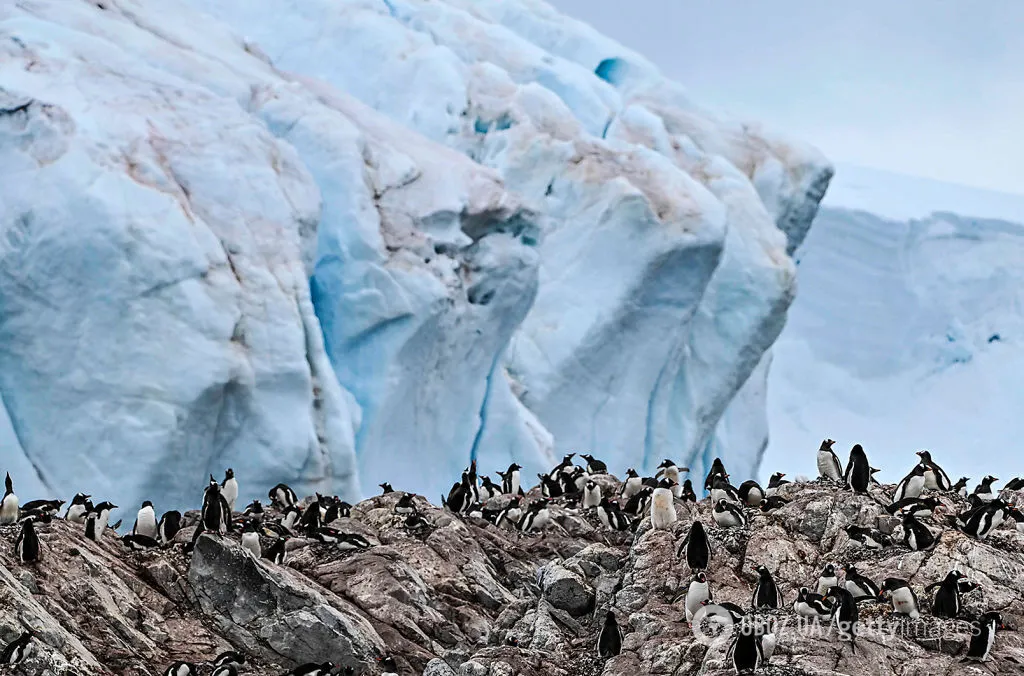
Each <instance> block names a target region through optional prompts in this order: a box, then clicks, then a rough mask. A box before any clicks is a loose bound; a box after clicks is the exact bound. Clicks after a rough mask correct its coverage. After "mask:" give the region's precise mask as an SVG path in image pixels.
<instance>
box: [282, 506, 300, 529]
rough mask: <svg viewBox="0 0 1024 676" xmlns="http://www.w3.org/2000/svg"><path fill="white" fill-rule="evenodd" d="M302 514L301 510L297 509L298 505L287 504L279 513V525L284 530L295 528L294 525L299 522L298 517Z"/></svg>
mask: <svg viewBox="0 0 1024 676" xmlns="http://www.w3.org/2000/svg"><path fill="white" fill-rule="evenodd" d="M301 516H302V510H301V509H299V506H298V505H289V506H287V507H285V508H284V513H283V514H282V515H281V521H280V525H281V527H282V528H284V529H285V530H286V531H292V530H294V529H295V525H296V524H297V523H298V522H299V518H300V517H301Z"/></svg>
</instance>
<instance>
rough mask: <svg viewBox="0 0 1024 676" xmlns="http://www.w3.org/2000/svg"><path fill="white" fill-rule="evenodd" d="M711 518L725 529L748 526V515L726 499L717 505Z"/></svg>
mask: <svg viewBox="0 0 1024 676" xmlns="http://www.w3.org/2000/svg"><path fill="white" fill-rule="evenodd" d="M711 518H713V519H714V520H715V523H717V524H718V525H719V526H722V527H723V528H734V527H736V526H746V525H747V515H746V514H744V513H743V509H742V508H741V507H738V506H736V505H734V504H732V503H731V502H729V501H727V500H724V499H723V500H719V501H718V502H716V503H715V510H714V512H712V513H711Z"/></svg>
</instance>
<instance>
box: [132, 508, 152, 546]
mask: <svg viewBox="0 0 1024 676" xmlns="http://www.w3.org/2000/svg"><path fill="white" fill-rule="evenodd" d="M157 534H158V531H157V526H156V512H154V511H153V503H152V502H150V501H149V500H146V501H145V502H143V503H142V507H140V508H139V513H138V515H137V516H136V517H135V525H134V526H133V527H132V535H145V536H146V537H148V538H154V539H155V538H156V536H157Z"/></svg>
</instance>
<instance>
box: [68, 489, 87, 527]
mask: <svg viewBox="0 0 1024 676" xmlns="http://www.w3.org/2000/svg"><path fill="white" fill-rule="evenodd" d="M91 497H92V496H91V495H86V494H84V493H75V497H73V498H71V504H70V505H68V511H67V512H65V513H64V519H65V520H67V521H70V522H72V523H85V517H86V516H87V515H88V514H89V512H91V511H92V502H90V501H89V498H91Z"/></svg>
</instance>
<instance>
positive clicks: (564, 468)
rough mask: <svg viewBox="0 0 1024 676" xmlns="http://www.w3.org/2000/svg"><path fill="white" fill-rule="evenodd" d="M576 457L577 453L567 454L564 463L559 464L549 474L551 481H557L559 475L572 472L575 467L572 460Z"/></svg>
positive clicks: (563, 458)
mask: <svg viewBox="0 0 1024 676" xmlns="http://www.w3.org/2000/svg"><path fill="white" fill-rule="evenodd" d="M575 455H576V454H575V453H566V454H565V455H564V456H562V462H560V463H558V464H557V465H555V466H554V468H552V470H551V471H550V472H549V473H548V477H549V478H550V479H553V480H556V481H557V480H558V475H559V474H562V473H563V472H564V473H566V474H568V473H569V472H571V471H572V467H573V464H572V459H573V456H575Z"/></svg>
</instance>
